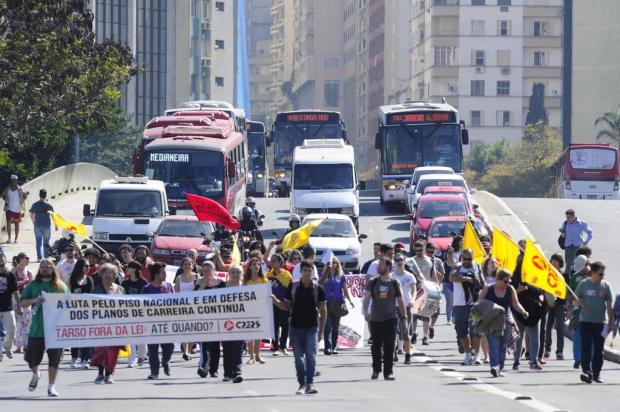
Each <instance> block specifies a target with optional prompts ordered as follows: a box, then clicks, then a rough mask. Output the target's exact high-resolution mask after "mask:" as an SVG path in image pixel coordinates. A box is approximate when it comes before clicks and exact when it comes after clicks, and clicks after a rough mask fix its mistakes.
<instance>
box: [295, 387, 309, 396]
mask: <svg viewBox="0 0 620 412" xmlns="http://www.w3.org/2000/svg"><path fill="white" fill-rule="evenodd" d="M305 391H306V388H304V385H299V388H297V391H295V394H296V395H303V394H304V393H305Z"/></svg>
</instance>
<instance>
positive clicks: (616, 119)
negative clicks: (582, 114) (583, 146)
mask: <svg viewBox="0 0 620 412" xmlns="http://www.w3.org/2000/svg"><path fill="white" fill-rule="evenodd" d="M599 123H604V125H605V126H606V127H607V128H606V129H603V130H600V131H599V132H598V134H597V135H596V138H597V139H610V140H612V141H613V142H615V143H616V144H617V145H618V147H620V108H618V109H617V110H616V111H615V112H614V111H609V112H606V113H603V114H601V115H600V116H599V117H597V118H596V120H595V121H594V125H595V126H597V125H598V124H599Z"/></svg>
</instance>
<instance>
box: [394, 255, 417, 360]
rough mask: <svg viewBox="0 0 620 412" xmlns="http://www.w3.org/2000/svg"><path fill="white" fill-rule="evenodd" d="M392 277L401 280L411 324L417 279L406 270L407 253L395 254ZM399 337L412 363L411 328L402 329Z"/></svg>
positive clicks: (408, 322) (406, 358) (409, 323)
mask: <svg viewBox="0 0 620 412" xmlns="http://www.w3.org/2000/svg"><path fill="white" fill-rule="evenodd" d="M392 277H393V278H394V279H396V280H398V281H399V282H400V285H401V289H402V292H403V300H404V301H405V311H406V313H407V325H411V320H412V314H411V303H412V302H413V297H414V296H415V295H416V283H417V281H416V280H415V277H414V276H413V274H412V273H411V272H407V271H406V270H405V255H403V254H402V253H397V254H396V255H394V271H393V272H392ZM399 338H400V341H401V342H402V345H403V347H404V352H405V364H407V365H408V364H410V363H411V340H410V339H409V330H406V331H404V330H401V331H400V333H399ZM399 348H400V344H399Z"/></svg>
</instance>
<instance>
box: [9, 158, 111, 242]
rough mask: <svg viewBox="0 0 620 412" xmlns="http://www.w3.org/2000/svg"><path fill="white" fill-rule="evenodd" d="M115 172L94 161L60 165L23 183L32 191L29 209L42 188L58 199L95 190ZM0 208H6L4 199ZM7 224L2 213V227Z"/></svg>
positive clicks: (51, 196) (27, 203)
mask: <svg viewBox="0 0 620 412" xmlns="http://www.w3.org/2000/svg"><path fill="white" fill-rule="evenodd" d="M115 174H116V173H114V172H113V171H112V170H110V169H108V168H107V167H104V166H101V165H98V164H94V163H75V164H71V165H67V166H62V167H58V168H56V169H54V170H50V171H49V172H47V173H45V174H42V175H41V176H39V177H36V178H34V179H32V180H31V181H29V182H27V183H24V184H23V185H21V186H22V188H23V189H24V191H27V192H30V194H29V195H28V198H27V199H26V207H27V209H28V208H29V207H30V205H31V204H32V203H34V202H36V201H37V200H39V190H41V189H45V190H47V196H48V198H50V199H56V198H57V197H58V196H62V195H65V194H70V193H73V192H78V191H81V190H95V189H97V188H99V183H101V181H102V180H104V179H111V178H113V177H114V176H115ZM2 190H4V187H3V188H2ZM0 210H4V201H3V200H1V199H0ZM5 226H6V215H5V214H4V213H2V215H1V216H0V227H1V228H2V229H3V230H4V229H5Z"/></svg>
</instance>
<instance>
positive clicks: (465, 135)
mask: <svg viewBox="0 0 620 412" xmlns="http://www.w3.org/2000/svg"><path fill="white" fill-rule="evenodd" d="M461 140H462V141H463V144H469V132H468V131H467V129H463V130H461Z"/></svg>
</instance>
